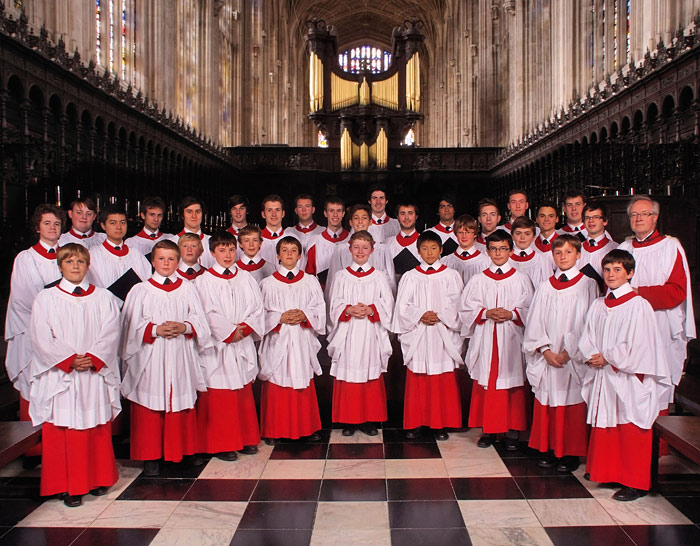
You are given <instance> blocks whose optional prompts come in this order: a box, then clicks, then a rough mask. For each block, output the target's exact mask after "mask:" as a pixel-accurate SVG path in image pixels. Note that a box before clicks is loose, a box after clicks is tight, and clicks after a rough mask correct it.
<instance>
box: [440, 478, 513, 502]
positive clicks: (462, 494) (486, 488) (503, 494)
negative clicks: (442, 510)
mask: <svg viewBox="0 0 700 546" xmlns="http://www.w3.org/2000/svg"><path fill="white" fill-rule="evenodd" d="M451 480H452V487H453V488H454V491H455V496H456V497H457V498H458V499H459V500H498V499H501V500H505V499H522V498H524V497H523V494H522V492H521V491H520V488H519V487H518V485H517V484H516V483H515V480H514V479H513V478H451Z"/></svg>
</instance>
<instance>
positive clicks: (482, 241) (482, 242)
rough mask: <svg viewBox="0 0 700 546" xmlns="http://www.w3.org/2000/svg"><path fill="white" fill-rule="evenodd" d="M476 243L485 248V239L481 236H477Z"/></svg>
mask: <svg viewBox="0 0 700 546" xmlns="http://www.w3.org/2000/svg"><path fill="white" fill-rule="evenodd" d="M476 242H477V243H481V244H482V245H484V246H486V239H484V236H483V235H479V236H478V237H477V238H476Z"/></svg>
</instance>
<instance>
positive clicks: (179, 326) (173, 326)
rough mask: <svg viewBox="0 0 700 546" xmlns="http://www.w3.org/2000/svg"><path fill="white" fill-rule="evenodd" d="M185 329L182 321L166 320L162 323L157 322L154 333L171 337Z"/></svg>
mask: <svg viewBox="0 0 700 546" xmlns="http://www.w3.org/2000/svg"><path fill="white" fill-rule="evenodd" d="M186 330H187V326H185V323H184V322H175V321H174V320H166V321H165V322H164V323H163V324H159V325H158V327H157V328H156V335H157V336H160V337H164V338H166V339H171V338H174V337H177V336H179V335H180V334H184V333H185V331H186Z"/></svg>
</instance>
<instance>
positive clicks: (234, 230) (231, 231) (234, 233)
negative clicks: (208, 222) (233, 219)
mask: <svg viewBox="0 0 700 546" xmlns="http://www.w3.org/2000/svg"><path fill="white" fill-rule="evenodd" d="M226 231H228V232H229V233H230V234H231V235H233V236H235V237H238V230H237V229H236V228H235V227H233V226H229V227H227V228H226Z"/></svg>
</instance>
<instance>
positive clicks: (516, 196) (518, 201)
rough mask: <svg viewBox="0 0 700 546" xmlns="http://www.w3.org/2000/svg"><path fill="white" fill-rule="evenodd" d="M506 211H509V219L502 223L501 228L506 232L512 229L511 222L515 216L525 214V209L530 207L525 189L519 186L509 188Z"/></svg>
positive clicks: (518, 216)
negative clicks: (512, 188)
mask: <svg viewBox="0 0 700 546" xmlns="http://www.w3.org/2000/svg"><path fill="white" fill-rule="evenodd" d="M507 207H508V212H509V213H510V219H509V220H508V221H507V222H506V223H505V224H503V226H502V229H505V230H506V231H507V232H508V233H510V232H511V230H512V224H513V222H514V221H515V220H516V219H517V218H521V217H524V216H525V213H526V212H527V209H528V208H529V207H530V203H528V199H527V193H525V190H521V189H520V188H518V189H514V190H510V191H509V192H508V204H507Z"/></svg>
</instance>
